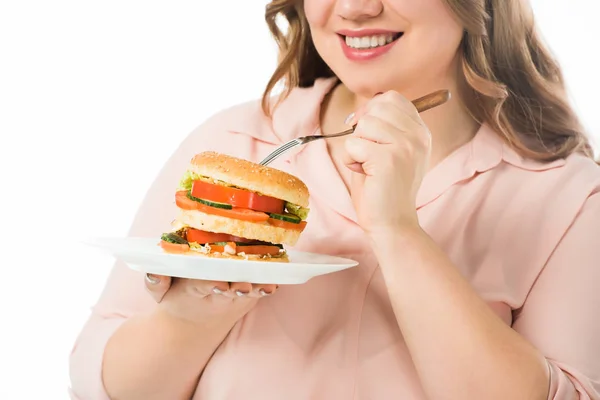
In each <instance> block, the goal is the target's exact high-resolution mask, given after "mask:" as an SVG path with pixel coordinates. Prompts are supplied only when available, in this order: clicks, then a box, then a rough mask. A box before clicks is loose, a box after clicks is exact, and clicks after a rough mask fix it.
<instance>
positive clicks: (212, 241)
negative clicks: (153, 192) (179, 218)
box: [161, 171, 309, 257]
mask: <svg viewBox="0 0 600 400" xmlns="http://www.w3.org/2000/svg"><path fill="white" fill-rule="evenodd" d="M179 186H180V187H179V189H178V191H177V193H176V195H175V202H176V205H177V206H178V207H179V208H180V209H183V210H197V211H200V212H203V213H206V214H211V215H217V216H222V217H226V218H232V219H238V220H243V221H248V222H253V223H262V224H268V225H271V226H276V227H280V228H283V229H289V230H297V231H303V230H304V228H305V227H306V221H305V220H306V218H307V216H308V212H309V210H308V209H307V208H304V207H301V206H298V205H295V204H292V203H289V202H286V201H284V200H281V199H277V198H274V197H270V196H265V195H262V194H260V193H256V192H252V191H250V190H247V189H242V188H238V187H235V186H232V185H229V184H226V183H225V182H221V181H217V180H214V179H211V178H207V177H203V176H198V175H196V174H194V173H192V172H190V171H187V172H186V173H185V175H184V177H183V179H182V180H181V182H180V185H179ZM177 229H178V230H177V231H175V232H171V233H166V234H164V235H163V236H162V238H161V239H162V240H161V246H162V247H163V248H164V249H165V250H167V251H170V252H186V251H189V250H192V251H197V252H200V253H205V254H209V253H219V254H228V255H235V256H245V257H248V256H252V257H256V256H259V257H281V256H283V255H284V254H285V250H284V249H283V246H282V245H280V244H274V243H266V242H260V241H256V240H249V239H245V238H240V237H235V236H231V235H228V234H224V233H214V232H206V231H201V230H198V229H193V228H191V227H178V228H177Z"/></svg>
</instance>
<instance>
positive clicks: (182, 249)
mask: <svg viewBox="0 0 600 400" xmlns="http://www.w3.org/2000/svg"><path fill="white" fill-rule="evenodd" d="M160 247H161V248H162V249H163V250H164V251H166V252H169V253H187V252H188V251H189V250H190V246H188V245H187V244H176V243H170V242H167V241H165V240H161V241H160Z"/></svg>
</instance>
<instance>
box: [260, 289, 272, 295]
mask: <svg viewBox="0 0 600 400" xmlns="http://www.w3.org/2000/svg"><path fill="white" fill-rule="evenodd" d="M258 293H259V294H260V295H261V296H262V297H266V296H270V295H271V293H267V292H265V289H260V290H259V291H258Z"/></svg>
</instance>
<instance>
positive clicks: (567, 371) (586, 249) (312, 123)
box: [71, 79, 600, 400]
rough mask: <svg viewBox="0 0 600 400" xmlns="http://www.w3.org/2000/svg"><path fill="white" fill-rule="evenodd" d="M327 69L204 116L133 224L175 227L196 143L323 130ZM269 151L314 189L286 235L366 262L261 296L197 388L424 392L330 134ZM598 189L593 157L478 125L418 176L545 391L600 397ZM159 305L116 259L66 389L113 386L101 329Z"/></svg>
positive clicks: (303, 397)
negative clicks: (539, 153) (526, 347)
mask: <svg viewBox="0 0 600 400" xmlns="http://www.w3.org/2000/svg"><path fill="white" fill-rule="evenodd" d="M333 84H334V81H333V80H331V79H327V80H326V79H323V80H318V81H317V82H316V84H315V85H314V87H312V88H307V89H296V90H294V91H293V92H292V94H291V96H290V97H289V98H288V99H287V100H286V101H285V102H284V103H283V105H282V106H281V107H280V108H279V109H278V111H277V112H276V113H275V115H274V116H273V119H268V118H266V117H265V116H264V115H263V114H262V112H261V111H260V102H259V101H253V102H249V103H245V104H241V105H237V106H235V107H232V108H230V109H227V110H224V111H222V112H220V113H218V114H217V115H215V116H214V117H212V118H210V119H209V120H208V121H206V122H205V123H204V124H203V125H202V126H200V127H199V128H198V129H197V130H196V131H194V132H193V133H192V134H191V135H190V136H189V137H188V138H187V139H186V140H185V141H184V142H183V143H182V144H181V146H180V147H179V149H178V150H177V151H176V153H175V154H174V155H173V156H172V158H171V159H170V160H169V161H168V162H167V164H166V165H165V167H164V168H163V170H162V171H161V173H160V175H159V176H158V178H157V179H156V181H155V182H154V184H153V185H152V186H151V188H150V190H149V192H148V194H147V196H146V198H145V200H144V202H143V204H142V206H141V207H140V209H139V212H138V214H137V216H136V219H135V222H134V224H133V227H132V229H131V232H130V234H131V235H135V236H147V237H159V235H160V234H161V233H162V232H163V231H165V229H168V228H169V226H170V225H169V224H170V221H171V220H172V218H173V215H175V209H174V207H175V205H174V204H173V203H174V202H173V195H174V190H175V187H176V185H177V183H178V181H179V178H180V177H181V175H182V174H183V172H184V171H185V170H186V167H187V164H188V162H189V160H190V159H191V157H192V156H193V155H194V154H195V153H198V152H201V151H204V150H215V151H219V152H223V153H228V154H231V155H235V156H238V157H243V158H247V159H250V160H254V161H259V160H260V159H262V158H263V157H264V156H265V155H267V154H268V153H269V152H270V151H272V150H273V149H274V148H275V147H276V146H277V145H279V144H281V143H282V142H285V141H287V140H289V139H291V138H293V137H298V136H302V135H306V134H312V133H315V131H318V129H319V111H320V106H321V102H322V100H323V98H324V96H325V95H326V94H327V93H328V92H329V91H330V90H331V89H332V87H333ZM274 166H275V167H277V168H280V169H283V170H285V171H287V172H290V173H292V174H294V175H296V176H298V177H300V178H301V179H302V180H304V181H305V182H306V184H307V186H308V187H309V189H310V192H311V199H310V208H311V214H310V216H309V220H308V222H309V223H308V226H307V228H306V230H305V232H304V233H303V235H302V237H301V239H300V241H299V242H298V244H297V245H296V246H295V249H297V250H305V251H311V252H322V253H327V254H334V255H341V256H344V257H349V258H353V259H355V260H358V261H359V262H360V265H359V266H358V267H356V268H351V269H349V270H346V271H343V272H339V273H334V274H330V275H326V276H322V277H318V278H314V279H312V280H310V281H309V282H308V283H307V284H304V285H297V286H284V287H281V288H280V290H279V292H278V293H277V295H275V296H273V297H270V298H265V299H261V300H260V302H259V303H258V305H257V307H256V308H255V309H254V310H252V311H251V312H250V313H249V314H247V316H246V317H244V318H243V319H242V320H240V321H239V322H238V323H237V324H236V326H235V327H234V328H233V330H232V331H231V334H230V335H229V336H228V337H227V339H226V340H225V341H224V342H223V343H222V344H221V346H220V347H219V348H218V350H217V351H216V353H215V355H214V357H213V358H212V359H211V361H210V362H209V364H208V365H207V367H206V370H205V372H204V374H203V376H202V379H201V381H200V382H199V384H198V388H197V390H196V393H195V395H194V397H193V398H194V399H210V400H226V399H236V400H237V399H241V398H248V397H247V395H248V393H260V395H261V397H260V398H261V399H263V400H281V399H287V400H296V399H297V400H307V399H354V400H367V399H389V398H392V397H393V398H398V399H415V400H416V399H425V395H424V393H423V389H422V387H421V385H420V382H419V379H418V378H417V374H416V371H415V368H414V365H413V363H412V361H411V358H410V355H409V353H408V351H407V348H406V345H405V343H404V341H403V338H402V334H401V333H400V330H399V328H398V325H397V323H396V319H395V318H394V314H393V312H392V308H391V305H390V302H389V299H388V297H387V293H386V289H385V285H384V281H383V278H382V274H381V271H380V270H379V268H378V263H377V259H376V258H375V256H374V254H373V253H372V251H371V250H370V249H369V247H368V245H367V240H365V237H364V234H363V232H362V231H361V229H360V228H359V226H358V225H357V223H356V215H355V212H354V209H353V206H352V202H351V199H350V195H349V193H348V191H347V190H346V188H345V186H344V184H343V181H342V179H341V177H340V176H339V175H338V173H337V170H336V168H335V166H334V164H333V162H332V160H331V158H330V156H329V154H328V151H327V148H326V145H325V143H324V142H322V141H317V142H314V143H312V144H310V145H307V146H305V147H303V148H302V149H301V151H300V152H299V153H297V154H296V155H294V156H292V157H291V158H290V159H287V160H282V159H278V160H277V161H276V162H275V163H274ZM599 189H600V171H599V168H598V167H597V166H596V165H595V163H594V162H593V161H592V160H589V159H586V158H584V157H583V156H580V155H572V156H570V157H569V158H568V159H567V160H560V161H556V162H553V163H550V164H541V163H537V162H533V161H530V160H526V159H523V158H522V157H521V156H519V155H518V154H517V153H516V152H515V151H513V150H511V149H510V148H509V147H508V146H507V145H505V144H504V143H503V142H502V141H501V140H500V138H499V137H498V136H497V135H496V134H495V133H494V132H492V131H491V129H489V127H487V126H485V125H484V126H483V127H482V128H481V129H480V131H479V132H478V134H477V135H476V136H475V138H474V139H473V140H472V141H471V142H469V143H467V144H465V145H464V146H462V147H461V148H460V149H458V150H457V151H455V152H454V153H453V154H451V155H450V156H449V157H448V158H447V159H445V160H444V161H443V162H442V163H441V164H439V165H438V166H437V167H436V168H435V169H433V170H432V171H431V172H430V173H429V174H428V175H427V176H426V177H425V180H424V182H423V184H422V187H421V190H420V192H419V194H418V214H419V219H420V222H421V225H422V226H423V228H424V229H425V230H426V231H427V232H428V234H429V235H430V236H431V237H432V238H433V239H434V240H435V241H436V242H437V243H438V245H439V246H440V247H441V248H442V249H444V250H445V251H446V252H447V254H448V255H449V256H450V258H451V259H452V260H453V262H454V263H455V265H456V266H457V268H459V269H460V271H461V272H462V274H463V275H464V276H465V277H466V279H468V281H469V282H470V283H471V284H472V285H473V287H474V288H475V289H476V291H477V292H478V293H479V294H480V295H481V296H482V298H483V299H485V300H486V301H487V302H488V303H489V304H490V306H491V307H492V308H493V309H494V311H495V312H496V313H497V314H498V315H499V317H500V318H502V320H504V321H505V322H506V324H509V325H511V326H512V327H513V328H514V329H515V330H516V331H517V332H519V333H520V334H521V335H523V336H524V337H525V338H526V339H527V340H529V341H530V342H531V343H532V344H533V345H535V346H536V347H537V348H538V349H539V350H540V351H541V352H542V353H543V354H544V355H545V356H546V358H547V360H548V364H549V366H550V368H551V372H552V373H551V390H550V396H549V399H556V400H567V399H600V194H598V192H599ZM399 257H401V254H400V255H399ZM152 307H155V303H154V301H153V300H152V299H151V298H150V296H149V295H148V294H147V293H146V291H145V288H144V284H143V277H142V276H141V274H140V273H138V272H134V271H132V270H130V269H129V268H128V267H126V266H125V265H123V264H122V263H120V262H117V263H116V265H115V267H114V269H113V271H112V273H111V275H110V278H109V280H108V283H107V285H106V288H105V290H104V292H103V293H102V296H101V298H100V299H99V301H98V303H97V304H96V305H95V306H94V307H93V310H92V315H91V317H90V319H89V321H88V322H87V324H86V325H85V327H84V328H83V331H82V332H81V334H80V336H79V338H78V340H77V342H76V344H75V346H74V348H73V352H72V354H71V381H72V387H71V396H72V398H73V399H81V400H83V399H86V400H105V399H108V397H107V395H106V392H105V390H104V388H103V384H102V380H101V364H102V356H103V351H104V347H105V345H106V342H107V340H108V339H109V337H110V336H111V335H112V334H113V332H114V331H115V330H116V329H117V328H118V327H119V326H120V325H121V324H122V323H123V322H124V321H125V320H126V319H127V318H129V317H131V316H133V315H135V314H137V313H140V312H145V311H148V310H149V309H151V308H152ZM440 340H443V332H440Z"/></svg>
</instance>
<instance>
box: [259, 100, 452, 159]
mask: <svg viewBox="0 0 600 400" xmlns="http://www.w3.org/2000/svg"><path fill="white" fill-rule="evenodd" d="M448 100H450V92H449V91H448V90H438V91H437V92H433V93H430V94H428V95H425V96H423V97H420V98H418V99H416V100H413V102H412V103H413V104H414V106H415V108H416V109H417V111H418V112H423V111H427V110H429V109H432V108H434V107H437V106H439V105H442V104H444V103H445V102H447V101H448ZM355 128H356V125H354V126H353V127H352V128H350V129H347V130H345V131H343V132H339V133H333V134H331V135H310V136H303V137H299V138H297V139H292V140H290V141H289V142H287V143H284V144H282V145H281V146H279V147H278V148H277V149H275V150H274V151H273V152H272V153H271V154H269V155H268V156H267V157H265V159H264V160H262V161H261V162H260V165H267V164H270V163H271V162H273V160H275V159H276V158H278V157H279V156H281V155H282V154H284V153H286V152H288V151H289V150H291V149H293V148H294V147H297V146H301V145H304V144H306V143H310V142H312V141H314V140H317V139H331V138H336V137H340V136H346V135H350V134H352V133H354V129H355Z"/></svg>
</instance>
